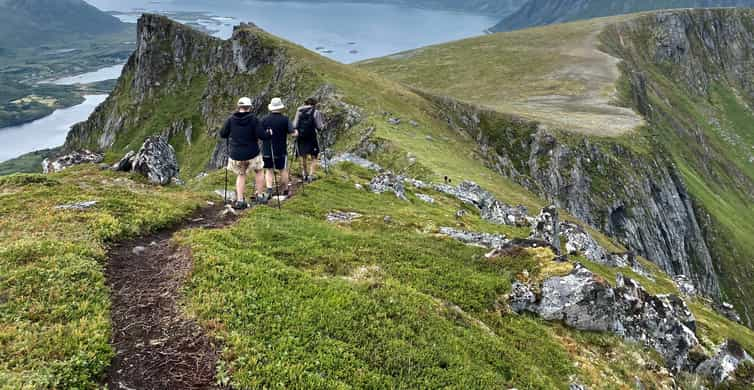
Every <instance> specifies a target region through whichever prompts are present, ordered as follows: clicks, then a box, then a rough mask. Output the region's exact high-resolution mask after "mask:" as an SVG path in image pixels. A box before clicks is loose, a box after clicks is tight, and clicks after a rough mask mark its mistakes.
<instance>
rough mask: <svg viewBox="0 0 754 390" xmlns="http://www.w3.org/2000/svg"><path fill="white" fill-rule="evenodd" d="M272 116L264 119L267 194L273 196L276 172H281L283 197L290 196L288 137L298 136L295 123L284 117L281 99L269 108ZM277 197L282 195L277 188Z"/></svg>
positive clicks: (273, 100) (275, 99)
mask: <svg viewBox="0 0 754 390" xmlns="http://www.w3.org/2000/svg"><path fill="white" fill-rule="evenodd" d="M267 108H268V109H269V110H270V114H269V115H267V116H266V117H264V118H263V119H262V124H261V127H262V132H263V140H264V142H263V154H264V169H265V176H266V179H267V193H268V194H272V192H273V191H272V187H273V184H275V181H276V180H275V179H274V175H275V172H274V171H273V170H275V171H279V172H280V183H278V184H280V187H282V188H283V193H282V195H283V196H288V195H289V194H290V191H289V189H288V184H289V174H288V136H289V135H292V136H294V137H296V136H298V133H296V131H295V130H293V123H291V121H290V119H288V117H287V116H285V115H283V111H285V105H284V104H283V100H282V99H280V98H274V99H272V101H271V102H270V104H269V105H268V106H267ZM276 192H277V195H280V188H276Z"/></svg>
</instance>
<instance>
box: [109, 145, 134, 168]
mask: <svg viewBox="0 0 754 390" xmlns="http://www.w3.org/2000/svg"><path fill="white" fill-rule="evenodd" d="M135 157H136V152H134V151H133V150H132V151H130V152H128V153H126V155H125V156H123V158H121V159H120V161H118V162H117V163H115V165H113V170H114V171H116V172H131V171H132V170H133V169H134V158H135Z"/></svg>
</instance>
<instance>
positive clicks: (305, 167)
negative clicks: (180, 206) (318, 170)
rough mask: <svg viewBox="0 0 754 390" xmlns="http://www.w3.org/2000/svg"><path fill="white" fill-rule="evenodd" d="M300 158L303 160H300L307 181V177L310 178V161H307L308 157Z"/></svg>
mask: <svg viewBox="0 0 754 390" xmlns="http://www.w3.org/2000/svg"><path fill="white" fill-rule="evenodd" d="M300 158H301V160H300V163H301V169H302V170H303V172H302V173H301V174H302V175H303V176H304V177H303V178H304V179H306V177H307V176H309V171H308V170H307V165H308V164H309V161H308V159H307V156H301V157H300Z"/></svg>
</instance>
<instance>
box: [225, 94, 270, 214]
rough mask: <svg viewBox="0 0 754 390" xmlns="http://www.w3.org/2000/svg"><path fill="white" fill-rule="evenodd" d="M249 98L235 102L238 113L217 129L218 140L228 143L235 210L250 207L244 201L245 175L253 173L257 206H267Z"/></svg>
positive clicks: (258, 131)
mask: <svg viewBox="0 0 754 390" xmlns="http://www.w3.org/2000/svg"><path fill="white" fill-rule="evenodd" d="M251 108H252V107H251V99H249V98H247V97H244V98H241V99H240V100H239V101H238V106H237V111H236V112H235V113H234V114H233V115H231V116H230V118H228V120H227V121H225V125H224V126H223V128H222V130H220V137H221V138H223V139H227V140H228V144H229V146H230V150H229V151H228V166H227V168H226V169H228V170H230V171H231V172H233V173H235V174H236V202H235V204H234V206H233V207H234V208H235V209H245V208H248V207H249V204H248V203H247V202H246V198H244V192H245V190H246V176H248V175H250V174H251V173H252V172H254V174H255V179H256V180H255V181H256V183H255V185H256V197H257V201H258V202H260V203H266V199H265V198H264V194H263V193H262V190H263V189H264V185H265V182H264V174H263V172H262V168H263V161H262V154H261V153H260V151H259V136H260V132H261V131H260V128H259V120H257V117H256V115H254V114H253V113H252V112H251Z"/></svg>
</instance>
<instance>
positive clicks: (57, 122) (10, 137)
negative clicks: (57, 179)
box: [0, 95, 107, 162]
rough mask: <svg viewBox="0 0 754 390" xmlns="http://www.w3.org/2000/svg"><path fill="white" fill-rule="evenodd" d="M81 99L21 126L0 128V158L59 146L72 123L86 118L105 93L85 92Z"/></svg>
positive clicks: (101, 100)
mask: <svg viewBox="0 0 754 390" xmlns="http://www.w3.org/2000/svg"><path fill="white" fill-rule="evenodd" d="M84 98H85V100H84V102H83V103H81V104H79V105H77V106H73V107H69V108H64V109H60V110H56V111H55V112H53V113H52V114H51V115H48V116H46V117H44V118H42V119H38V120H35V121H34V122H29V123H26V124H23V125H20V126H13V127H6V128H4V129H0V162H2V161H6V160H10V159H12V158H15V157H18V156H20V155H22V154H26V153H29V152H33V151H35V150H40V149H48V148H54V147H57V146H60V145H62V144H63V142H65V137H66V135H67V134H68V131H69V130H70V128H71V126H72V125H73V124H75V123H78V122H81V121H82V120H84V119H86V118H87V117H88V116H89V114H91V113H92V111H94V109H95V108H97V106H98V105H99V104H100V103H102V102H104V101H105V98H107V95H87V96H84Z"/></svg>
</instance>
